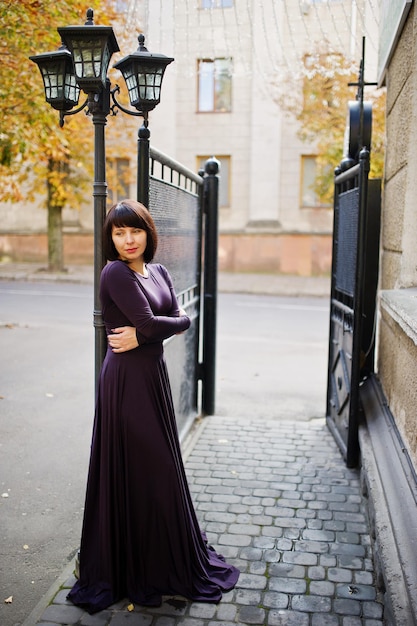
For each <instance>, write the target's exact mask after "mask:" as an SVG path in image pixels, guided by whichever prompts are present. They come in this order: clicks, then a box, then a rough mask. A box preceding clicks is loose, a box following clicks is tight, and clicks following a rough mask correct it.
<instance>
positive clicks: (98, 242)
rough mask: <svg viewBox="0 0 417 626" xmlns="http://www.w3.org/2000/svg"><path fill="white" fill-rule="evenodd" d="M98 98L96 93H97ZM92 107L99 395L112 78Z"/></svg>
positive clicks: (103, 347)
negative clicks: (107, 137) (108, 118)
mask: <svg viewBox="0 0 417 626" xmlns="http://www.w3.org/2000/svg"><path fill="white" fill-rule="evenodd" d="M93 98H94V96H93ZM89 109H90V111H91V112H92V117H93V124H94V182H93V198H94V312H93V318H94V329H95V359H94V364H95V390H96V395H97V386H98V379H99V376H100V370H101V365H102V363H103V360H104V356H105V354H106V350H107V340H106V331H105V328H104V323H103V317H102V313H101V302H100V275H101V270H102V269H103V267H104V265H105V263H106V259H105V257H104V254H103V243H102V231H103V224H104V220H105V217H106V201H107V182H106V144H105V127H106V123H107V119H106V118H107V115H108V114H109V112H110V81H109V80H108V79H107V83H106V87H105V89H104V90H103V92H102V93H101V94H100V95H99V97H98V99H97V100H94V101H93V102H92V103H91V105H89Z"/></svg>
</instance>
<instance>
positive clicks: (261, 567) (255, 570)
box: [249, 561, 267, 576]
mask: <svg viewBox="0 0 417 626" xmlns="http://www.w3.org/2000/svg"><path fill="white" fill-rule="evenodd" d="M266 568H267V563H262V561H254V562H252V563H249V574H260V575H262V576H263V575H264V574H265V572H266Z"/></svg>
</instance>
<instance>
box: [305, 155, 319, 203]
mask: <svg viewBox="0 0 417 626" xmlns="http://www.w3.org/2000/svg"><path fill="white" fill-rule="evenodd" d="M316 176H317V163H316V157H315V156H302V157H301V206H303V207H315V206H319V204H320V202H319V200H318V197H317V194H316V192H315V189H314V187H315V183H316Z"/></svg>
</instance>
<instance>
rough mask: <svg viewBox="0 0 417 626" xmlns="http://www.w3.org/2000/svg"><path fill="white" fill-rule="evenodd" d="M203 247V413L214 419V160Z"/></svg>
mask: <svg viewBox="0 0 417 626" xmlns="http://www.w3.org/2000/svg"><path fill="white" fill-rule="evenodd" d="M204 169H205V177H204V196H205V209H206V219H205V246H204V273H203V275H204V294H203V295H204V300H203V388H202V397H201V403H202V412H203V414H205V415H213V413H214V410H215V396H216V380H215V379H216V327H217V256H218V208H219V176H218V173H219V170H220V163H219V161H217V159H215V158H211V159H208V161H206V164H205V168H204Z"/></svg>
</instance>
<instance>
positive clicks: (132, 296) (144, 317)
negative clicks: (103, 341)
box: [106, 263, 190, 351]
mask: <svg viewBox="0 0 417 626" xmlns="http://www.w3.org/2000/svg"><path fill="white" fill-rule="evenodd" d="M164 275H165V273H164ZM166 275H168V276H169V274H168V272H166ZM106 283H107V285H106V287H107V290H108V292H109V295H110V297H111V299H112V300H113V302H114V303H115V304H116V306H117V307H118V308H119V309H120V310H121V311H122V312H123V314H124V315H125V316H126V317H127V318H128V319H129V320H130V321H131V322H132V325H133V326H134V328H135V329H136V331H137V332H138V333H139V341H138V342H137V345H138V344H140V343H145V342H155V341H162V340H164V339H167V338H168V337H171V336H172V335H175V334H177V333H180V332H183V331H184V330H186V329H187V328H188V327H189V326H190V319H189V317H188V316H187V315H180V314H179V313H180V312H179V309H178V306H177V307H176V310H175V313H176V315H174V316H172V315H173V313H174V311H172V310H171V311H170V315H154V313H153V311H152V309H151V307H150V305H149V302H148V300H147V298H146V296H145V294H144V293H143V291H142V290H141V288H140V286H139V285H138V283H137V281H136V278H135V277H134V275H133V273H132V272H131V270H130V269H129V268H128V267H127V266H125V265H123V264H122V263H114V264H113V265H112V266H111V267H109V268H108V272H107V276H106ZM171 285H172V283H171ZM169 288H170V289H171V286H170V285H169ZM175 302H176V299H175ZM128 332H129V333H131V332H132V331H128ZM114 334H116V335H118V334H120V333H117V332H116V333H114ZM142 337H143V340H144V341H143V342H142V341H141V340H140V339H141V338H142ZM112 341H113V342H116V343H115V345H118V348H116V349H120V348H122V350H121V351H124V349H132V348H133V347H136V346H134V345H133V343H134V340H133V336H132V335H129V336H128V335H126V336H125V337H124V338H123V341H126V344H124V343H123V345H122V343H118V344H117V340H116V338H115V337H113V338H112ZM125 345H126V346H131V347H126V348H124V346H125Z"/></svg>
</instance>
